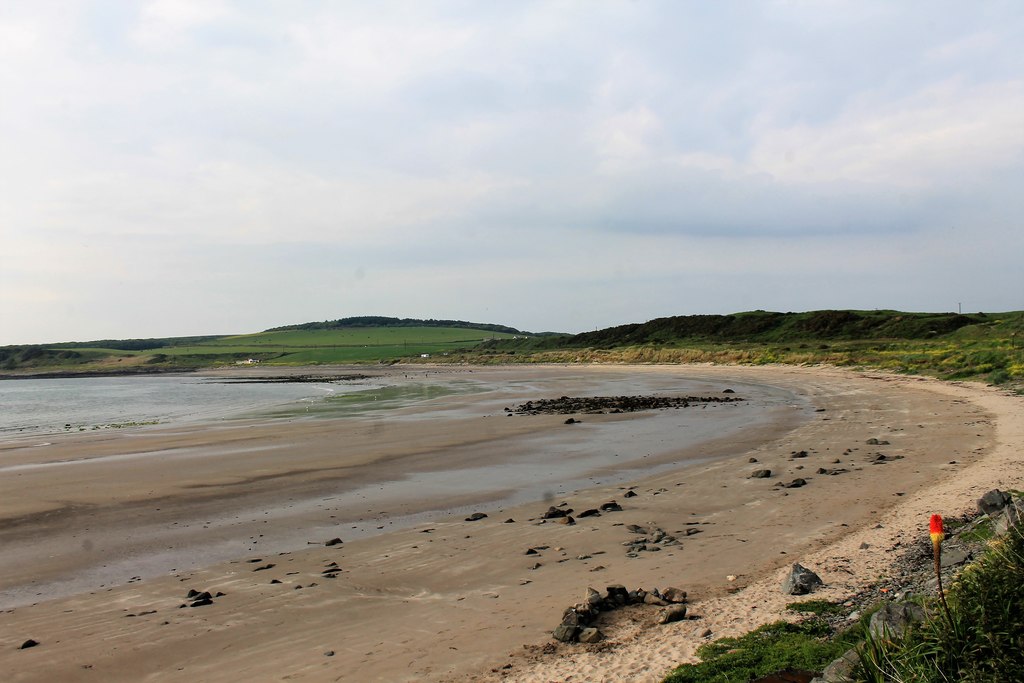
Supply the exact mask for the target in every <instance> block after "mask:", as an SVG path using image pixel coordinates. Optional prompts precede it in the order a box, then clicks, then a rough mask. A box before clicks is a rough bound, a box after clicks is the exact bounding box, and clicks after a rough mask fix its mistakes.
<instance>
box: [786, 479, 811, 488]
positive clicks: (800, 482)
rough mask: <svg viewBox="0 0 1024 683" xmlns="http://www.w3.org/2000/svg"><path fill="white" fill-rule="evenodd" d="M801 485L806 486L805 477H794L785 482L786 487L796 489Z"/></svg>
mask: <svg viewBox="0 0 1024 683" xmlns="http://www.w3.org/2000/svg"><path fill="white" fill-rule="evenodd" d="M801 486H807V481H806V480H805V479H794V480H793V481H791V482H789V483H788V484H786V488H787V489H798V488H800V487H801Z"/></svg>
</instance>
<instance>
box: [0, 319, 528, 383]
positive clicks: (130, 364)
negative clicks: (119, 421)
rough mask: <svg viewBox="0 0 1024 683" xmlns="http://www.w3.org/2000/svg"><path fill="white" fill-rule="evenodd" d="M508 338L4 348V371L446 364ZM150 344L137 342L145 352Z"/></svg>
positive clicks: (330, 335)
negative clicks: (248, 364) (449, 359)
mask: <svg viewBox="0 0 1024 683" xmlns="http://www.w3.org/2000/svg"><path fill="white" fill-rule="evenodd" d="M512 336H513V335H512V334H510V333H506V332H496V331H492V330H480V329H472V328H467V327H429V326H418V327H417V326H402V327H387V326H385V327H343V328H339V329H311V330H304V329H286V330H277V331H267V332H259V333H256V334H244V335H234V336H227V337H206V338H202V339H201V340H199V341H196V338H187V339H182V340H180V341H179V340H175V339H161V340H149V342H150V343H149V345H151V346H152V347H153V348H146V349H122V348H116V346H117V345H118V344H119V343H118V342H113V341H112V342H110V343H111V344H112V347H111V348H103V347H96V346H87V345H85V344H77V343H67V344H59V345H54V346H52V347H40V346H33V347H4V349H3V350H2V351H3V352H4V354H5V356H4V357H3V358H0V366H2V369H5V370H13V371H29V372H40V371H50V372H129V371H137V372H158V371H166V370H174V369H194V368H201V367H212V366H218V365H231V364H235V363H239V362H245V361H247V360H249V359H255V360H258V361H259V362H260V363H261V364H267V365H319V364H346V363H374V362H391V361H398V360H403V359H405V360H412V359H417V360H420V359H422V357H423V356H424V355H425V354H426V355H428V356H430V357H431V358H433V357H434V356H438V357H440V358H443V357H444V356H445V355H446V354H449V353H454V352H466V351H468V350H470V349H473V348H475V347H476V346H478V345H479V344H481V343H482V342H485V341H488V340H498V339H508V338H510V337H512ZM142 341H144V340H133V341H132V342H131V343H130V344H126V345H131V346H141V345H144V344H143V343H142Z"/></svg>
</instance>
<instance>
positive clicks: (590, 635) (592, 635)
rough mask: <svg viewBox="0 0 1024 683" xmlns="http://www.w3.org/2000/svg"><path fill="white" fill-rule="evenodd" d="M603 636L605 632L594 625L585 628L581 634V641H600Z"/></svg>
mask: <svg viewBox="0 0 1024 683" xmlns="http://www.w3.org/2000/svg"><path fill="white" fill-rule="evenodd" d="M603 638H604V634H602V633H601V632H600V631H598V630H597V629H596V628H593V627H591V628H585V629H583V630H582V631H580V635H579V639H580V642H581V643H600V642H601V640H602V639H603Z"/></svg>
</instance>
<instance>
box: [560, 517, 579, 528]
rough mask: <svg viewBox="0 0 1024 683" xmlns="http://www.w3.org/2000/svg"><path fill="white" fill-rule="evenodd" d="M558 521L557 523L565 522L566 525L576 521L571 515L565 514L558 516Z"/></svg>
mask: <svg viewBox="0 0 1024 683" xmlns="http://www.w3.org/2000/svg"><path fill="white" fill-rule="evenodd" d="M558 523H559V524H566V525H568V526H572V525H573V524H575V523H576V520H575V519H573V518H572V517H570V516H569V515H566V516H565V517H560V518H559V519H558Z"/></svg>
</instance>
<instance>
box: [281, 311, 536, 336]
mask: <svg viewBox="0 0 1024 683" xmlns="http://www.w3.org/2000/svg"><path fill="white" fill-rule="evenodd" d="M350 327H458V328H464V329H468V330H487V331H489V332H504V333H505V334H530V333H529V332H523V331H522V330H517V329H516V328H514V327H508V326H507V325H494V324H491V323H470V322H466V321H465V320H434V319H433V318H429V319H426V320H421V319H419V318H388V317H385V316H379V315H364V316H358V317H351V318H339V319H338V320H325V321H323V322H316V323H302V324H300V325H284V326H282V327H272V328H270V329H269V330H265V331H266V332H283V331H286V330H341V329H345V328H350Z"/></svg>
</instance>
